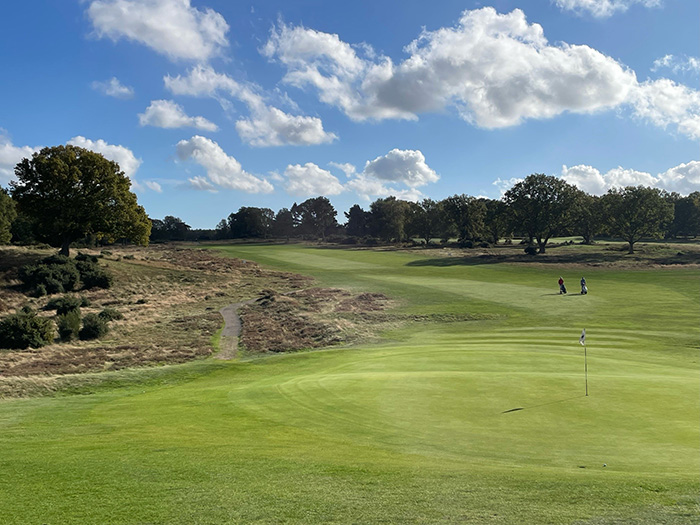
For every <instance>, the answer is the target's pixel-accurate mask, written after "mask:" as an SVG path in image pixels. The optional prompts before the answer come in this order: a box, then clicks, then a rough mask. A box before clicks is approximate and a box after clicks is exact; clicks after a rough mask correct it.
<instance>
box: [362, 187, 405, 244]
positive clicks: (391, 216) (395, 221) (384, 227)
mask: <svg viewBox="0 0 700 525" xmlns="http://www.w3.org/2000/svg"><path fill="white" fill-rule="evenodd" d="M369 209H370V221H369V229H370V233H371V234H372V235H373V236H375V237H379V238H380V239H382V240H383V241H385V242H391V241H395V242H400V241H402V240H404V239H405V238H406V219H407V215H408V211H409V204H408V202H406V201H402V200H399V199H397V198H396V197H394V196H391V197H387V198H385V199H377V200H376V201H374V202H373V203H372V204H370V207H369Z"/></svg>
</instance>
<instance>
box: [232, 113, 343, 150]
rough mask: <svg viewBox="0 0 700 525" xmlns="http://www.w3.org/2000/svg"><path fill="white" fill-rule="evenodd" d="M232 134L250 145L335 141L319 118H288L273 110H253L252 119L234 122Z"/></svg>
mask: <svg viewBox="0 0 700 525" xmlns="http://www.w3.org/2000/svg"><path fill="white" fill-rule="evenodd" d="M236 131H238V135H239V136H240V137H241V139H243V141H244V142H246V143H247V144H250V145H251V146H283V145H286V144H289V145H293V146H309V145H314V144H324V143H328V142H333V141H334V140H335V139H337V138H338V136H337V135H336V134H335V133H328V132H326V131H324V129H323V123H322V122H321V119H320V118H317V117H304V116H295V115H289V114H288V113H285V112H284V111H282V110H281V109H278V108H275V107H261V108H257V109H255V110H253V116H252V118H249V119H241V120H239V121H238V122H236Z"/></svg>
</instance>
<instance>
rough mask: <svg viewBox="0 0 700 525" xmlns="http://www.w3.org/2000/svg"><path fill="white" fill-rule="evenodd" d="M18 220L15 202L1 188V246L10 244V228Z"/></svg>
mask: <svg viewBox="0 0 700 525" xmlns="http://www.w3.org/2000/svg"><path fill="white" fill-rule="evenodd" d="M16 218H17V211H16V210H15V201H13V200H12V198H11V197H10V195H9V194H8V193H7V192H6V191H5V190H4V189H3V188H0V244H8V243H9V242H10V239H11V238H12V233H11V232H10V228H11V227H12V223H13V222H14V220H15V219H16Z"/></svg>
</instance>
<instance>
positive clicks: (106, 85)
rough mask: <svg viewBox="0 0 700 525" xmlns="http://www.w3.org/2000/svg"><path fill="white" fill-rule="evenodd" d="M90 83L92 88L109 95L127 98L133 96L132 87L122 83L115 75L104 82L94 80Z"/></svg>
mask: <svg viewBox="0 0 700 525" xmlns="http://www.w3.org/2000/svg"><path fill="white" fill-rule="evenodd" d="M91 85H92V89H94V90H96V91H99V92H100V93H102V94H103V95H107V96H110V97H114V98H120V99H128V98H132V97H133V96H134V88H132V87H130V86H125V85H123V84H122V83H121V82H119V79H118V78H117V77H112V78H110V79H109V80H105V81H104V82H97V81H95V82H93V83H92V84H91Z"/></svg>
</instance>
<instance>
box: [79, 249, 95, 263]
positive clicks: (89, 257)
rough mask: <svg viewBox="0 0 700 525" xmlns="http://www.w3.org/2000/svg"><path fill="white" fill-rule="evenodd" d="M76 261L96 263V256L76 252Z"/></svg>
mask: <svg viewBox="0 0 700 525" xmlns="http://www.w3.org/2000/svg"><path fill="white" fill-rule="evenodd" d="M75 260H76V261H87V262H91V263H95V264H97V256H96V255H90V254H87V253H80V252H78V255H76V256H75Z"/></svg>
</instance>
